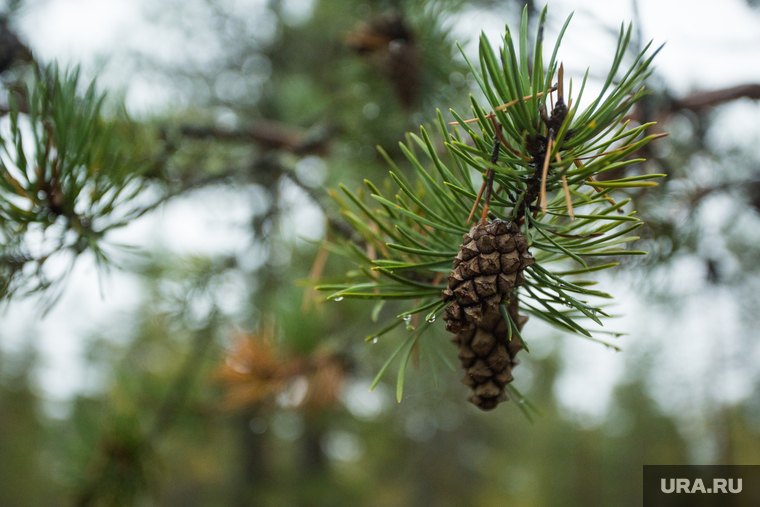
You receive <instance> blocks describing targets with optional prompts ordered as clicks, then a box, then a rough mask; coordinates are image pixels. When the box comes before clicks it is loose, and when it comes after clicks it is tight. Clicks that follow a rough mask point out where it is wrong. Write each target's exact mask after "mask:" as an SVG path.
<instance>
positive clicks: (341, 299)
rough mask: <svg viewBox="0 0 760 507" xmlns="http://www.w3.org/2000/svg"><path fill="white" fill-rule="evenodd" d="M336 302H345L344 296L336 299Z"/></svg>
mask: <svg viewBox="0 0 760 507" xmlns="http://www.w3.org/2000/svg"><path fill="white" fill-rule="evenodd" d="M335 301H343V296H341V297H339V298H335Z"/></svg>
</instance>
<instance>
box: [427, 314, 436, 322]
mask: <svg viewBox="0 0 760 507" xmlns="http://www.w3.org/2000/svg"><path fill="white" fill-rule="evenodd" d="M427 321H428V322H435V315H433V316H432V317H430V318H429V319H428V320H427Z"/></svg>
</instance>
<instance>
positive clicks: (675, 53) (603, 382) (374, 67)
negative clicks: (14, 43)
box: [0, 0, 760, 507]
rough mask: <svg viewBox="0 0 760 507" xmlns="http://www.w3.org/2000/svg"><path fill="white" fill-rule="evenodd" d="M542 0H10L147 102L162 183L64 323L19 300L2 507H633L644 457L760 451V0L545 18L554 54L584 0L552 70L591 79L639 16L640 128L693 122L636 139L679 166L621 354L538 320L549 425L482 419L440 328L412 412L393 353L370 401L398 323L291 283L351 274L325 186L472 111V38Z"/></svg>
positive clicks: (537, 374)
mask: <svg viewBox="0 0 760 507" xmlns="http://www.w3.org/2000/svg"><path fill="white" fill-rule="evenodd" d="M525 5H526V2H524V1H515V0H503V1H498V2H497V1H489V0H478V1H471V2H463V1H457V0H439V1H423V0H413V1H408V2H405V1H401V0H397V1H391V0H388V1H358V0H216V1H215V0H183V1H175V0H151V1H147V0H16V1H11V2H7V3H6V5H5V12H6V16H5V18H4V22H3V28H4V30H6V31H8V30H10V31H11V32H12V33H14V34H16V35H17V36H18V37H19V39H20V40H21V41H22V42H23V43H24V44H25V45H26V46H28V47H29V48H30V49H31V50H32V51H33V52H34V55H35V57H36V59H37V60H38V61H40V62H52V61H58V62H59V63H60V64H61V65H62V66H75V65H81V68H82V72H83V75H84V76H85V77H86V78H87V80H91V79H95V78H97V80H98V83H99V84H98V86H99V88H100V89H102V90H108V91H109V97H110V99H109V100H110V101H111V102H113V103H117V102H119V101H124V103H125V104H126V106H127V109H128V111H129V112H130V113H131V115H132V116H133V117H134V118H135V119H136V120H137V121H139V122H141V124H142V125H143V126H144V129H145V131H146V132H147V133H148V134H149V135H148V136H147V137H148V138H150V139H152V141H151V142H152V143H153V145H152V146H151V150H152V152H153V153H155V154H156V160H157V167H158V169H157V173H156V174H155V175H153V177H154V178H155V180H156V185H157V188H158V187H160V188H161V189H162V191H165V192H167V195H171V197H169V198H167V199H166V202H165V203H164V204H163V205H162V206H161V207H159V208H158V209H156V210H155V211H153V212H151V213H150V214H147V215H145V216H144V217H142V218H140V219H139V220H136V221H135V222H133V223H132V224H130V225H129V226H128V227H126V228H124V229H122V230H118V231H116V232H113V233H111V234H110V235H109V237H108V238H107V239H108V240H109V242H111V243H113V244H114V245H116V244H126V245H131V246H133V247H135V248H134V249H128V250H124V249H119V248H116V247H115V252H117V254H116V258H117V259H118V261H117V263H116V264H117V268H114V269H111V270H110V271H109V272H103V271H101V270H98V269H97V268H96V266H95V263H94V261H93V259H92V258H90V257H88V256H87V255H84V256H82V258H80V259H79V261H78V262H77V263H76V266H75V269H74V271H73V272H72V274H71V275H70V277H69V278H68V281H67V287H66V291H65V292H64V294H63V297H62V298H61V300H60V301H59V302H58V303H57V304H56V305H55V306H54V307H53V309H52V310H51V311H50V312H49V313H47V314H46V315H45V316H44V318H43V317H42V316H41V311H40V301H39V300H37V299H35V298H26V299H19V300H13V301H11V302H5V303H3V308H2V313H0V505H3V506H6V505H7V506H27V505H28V506H38V505H81V506H84V505H104V506H105V505H125V506H126V505H130V506H131V505H140V506H143V505H145V506H152V505H161V506H259V505H263V506H290V505H293V506H321V505H325V506H326V505H330V506H339V505H347V506H348V505H350V506H355V505H366V506H386V505H387V506H399V505H409V506H426V507H427V506H432V505H435V506H449V505H450V506H460V505H473V506H484V507H485V506H491V505H493V506H497V505H498V506H505V505H509V506H558V505H562V506H576V505H577V506H588V505H602V506H608V505H609V506H629V505H630V506H635V505H641V502H642V494H641V476H642V465H644V464H760V344H759V340H760V331H758V329H760V262H759V261H760V214H758V213H759V211H760V154H759V153H758V149H757V147H758V146H759V145H760V105H759V104H758V99H760V51H759V50H758V47H760V7H759V6H758V4H757V2H755V1H754V0H746V1H742V0H721V1H720V2H719V1H716V0H693V1H689V2H686V1H679V0H658V1H654V0H638V1H637V0H633V1H602V0H589V1H566V0H558V1H555V2H552V3H551V5H550V6H549V16H548V23H547V28H546V32H545V40H546V41H547V45H549V46H550V45H553V41H554V39H555V37H556V35H557V33H558V31H559V29H560V27H561V26H562V23H563V22H564V20H565V18H566V17H567V16H568V15H570V13H571V12H573V11H574V17H573V20H572V22H571V23H570V27H569V29H568V31H567V34H566V36H565V40H564V43H563V45H562V47H561V49H560V59H561V60H562V61H563V62H564V66H565V76H567V77H573V78H574V79H575V80H576V82H580V80H581V79H582V76H583V73H584V72H585V70H586V68H587V67H589V68H590V77H591V78H592V82H591V83H590V85H589V86H591V87H592V89H593V87H596V89H599V87H600V84H601V83H600V82H599V80H600V79H603V77H604V75H605V73H606V71H607V68H608V66H609V64H610V63H611V61H612V58H613V56H614V48H615V43H616V40H617V32H618V30H619V27H620V23H621V22H624V23H626V25H627V23H629V22H633V23H634V40H633V43H632V49H631V54H630V55H628V56H627V58H628V61H631V60H632V58H633V56H634V53H636V52H637V51H638V50H639V49H640V48H642V47H643V46H644V45H645V44H646V43H647V42H648V41H649V40H652V39H654V41H655V43H656V44H657V45H659V44H661V43H663V42H666V43H667V44H666V46H665V48H664V49H663V51H662V52H661V53H660V54H659V55H658V57H657V59H656V60H655V65H656V67H657V69H656V71H655V73H654V75H653V76H652V77H651V78H650V79H649V81H648V83H647V86H648V87H649V88H650V89H651V90H652V91H653V93H652V95H650V96H649V97H648V98H647V99H646V100H645V101H644V102H643V103H642V104H640V105H638V106H637V107H636V110H635V113H634V115H633V118H632V119H633V121H636V122H640V123H641V122H645V121H657V122H658V126H657V127H656V129H657V131H663V132H670V133H671V135H670V136H669V137H667V138H664V139H661V140H659V141H657V142H655V143H653V144H652V145H651V147H650V148H649V149H648V150H647V152H646V153H645V156H646V157H647V158H649V159H650V160H649V162H647V164H648V165H649V167H650V168H655V169H656V172H659V173H666V174H667V175H668V177H667V178H666V179H665V180H664V182H663V183H662V184H661V185H660V186H659V187H657V188H656V189H654V190H646V191H643V192H642V191H639V190H635V189H634V190H635V191H631V192H630V196H631V197H633V198H634V202H635V204H636V206H637V208H638V209H639V213H640V216H641V217H642V218H643V219H644V220H645V221H646V222H647V226H645V227H643V228H642V229H640V230H642V231H643V233H642V234H641V239H640V240H639V241H638V243H636V245H637V249H641V250H647V251H648V252H650V255H649V256H647V257H644V258H636V259H630V258H624V259H622V264H621V267H620V269H618V270H617V272H616V273H614V274H610V275H603V276H599V277H597V278H598V280H599V282H600V283H601V284H603V286H604V287H605V288H606V290H607V291H608V292H611V293H612V294H614V295H615V296H616V300H615V306H614V312H615V313H617V314H620V318H619V319H617V321H616V322H615V323H614V329H611V330H612V331H615V332H619V333H621V334H620V335H619V336H617V337H615V338H613V339H614V340H615V344H616V345H618V346H619V347H620V348H621V349H622V352H614V351H613V350H610V349H607V348H605V347H603V346H601V345H599V344H595V343H591V342H587V341H584V340H583V339H581V338H578V337H570V336H565V335H563V334H562V333H560V332H559V331H556V330H554V329H552V328H550V327H547V326H545V325H542V324H541V323H539V322H534V321H530V322H529V323H528V324H527V326H526V328H525V329H524V331H523V335H524V336H525V337H526V340H527V341H528V343H529V345H530V346H531V354H525V353H523V354H521V360H522V364H521V365H520V367H519V368H518V369H517V370H516V371H515V376H516V380H515V384H514V385H515V386H516V387H517V388H518V389H520V391H521V392H523V393H524V394H525V395H526V396H527V397H528V398H529V399H530V401H531V402H532V403H533V404H534V405H535V406H537V407H538V408H539V409H540V411H541V412H542V413H543V416H541V417H536V418H535V419H534V420H533V421H530V420H529V419H528V418H527V417H526V416H525V415H524V414H523V412H522V411H521V410H520V407H518V406H517V405H518V404H517V403H514V402H510V403H507V404H504V405H502V406H500V407H499V409H497V410H496V411H495V412H492V413H480V412H479V411H477V409H475V408H474V407H472V406H470V405H469V404H467V403H466V402H465V397H466V391H467V389H466V388H465V387H464V386H463V385H461V384H460V383H459V377H460V374H459V372H457V373H452V372H451V371H450V370H449V369H448V368H447V366H446V361H447V360H449V361H453V360H454V359H455V354H456V351H455V348H454V347H453V346H451V345H449V344H448V337H447V336H446V333H445V331H444V330H443V325H442V324H440V323H437V324H436V327H437V329H435V330H434V332H431V333H429V334H428V335H427V336H426V338H425V340H426V341H428V342H432V343H434V344H435V343H440V344H441V345H440V347H438V346H437V345H436V346H431V347H427V348H422V347H421V349H420V351H419V354H417V355H416V356H415V357H414V358H413V365H412V367H411V368H410V371H409V372H408V373H407V383H406V387H405V391H404V399H403V400H402V402H401V403H400V404H399V403H396V401H395V389H394V382H393V381H394V379H395V370H394V369H393V368H395V366H394V367H392V370H391V372H390V374H389V375H388V377H387V379H385V380H383V381H382V382H381V383H380V384H379V386H378V387H377V388H376V389H375V390H373V391H371V392H370V391H369V385H370V383H371V382H372V379H373V378H374V376H375V374H376V373H377V371H378V370H379V368H380V367H381V366H382V364H383V362H384V361H385V359H386V358H387V357H388V355H389V353H390V352H391V351H392V350H393V349H395V347H396V346H397V344H398V343H399V340H401V339H402V338H403V333H405V332H406V331H403V330H401V331H399V332H398V333H396V334H389V335H386V336H384V337H383V338H382V339H381V340H379V341H378V342H377V343H372V342H365V338H366V337H367V336H369V335H371V334H372V333H373V332H375V331H377V330H378V329H379V328H380V327H381V326H380V323H379V322H374V320H375V319H373V315H372V314H371V313H372V305H367V304H362V303H361V302H358V303H357V302H349V301H342V302H324V301H322V299H321V296H320V295H319V294H316V293H315V292H314V291H313V290H312V289H310V288H309V287H306V286H304V285H303V284H299V280H301V281H302V280H307V279H309V277H310V274H311V275H313V274H315V273H317V272H319V271H320V270H322V268H321V266H322V265H324V268H323V270H322V271H323V272H324V273H325V274H326V275H329V274H330V273H335V272H338V271H339V270H340V269H342V267H343V266H341V261H339V260H338V259H335V258H334V256H331V255H326V254H325V252H324V251H320V249H319V246H318V243H319V242H320V241H321V240H322V239H324V238H325V236H326V235H327V234H335V232H334V231H333V232H331V229H330V226H329V225H328V221H330V220H332V222H333V224H338V223H339V217H337V216H336V214H335V208H334V207H333V205H332V204H331V201H330V199H329V197H328V192H327V189H328V188H333V187H336V186H337V185H338V183H344V184H346V185H348V186H357V185H359V184H360V183H361V181H362V180H363V179H364V178H369V179H372V180H374V181H382V180H383V179H384V178H385V177H386V175H387V166H385V164H384V162H383V161H382V160H381V159H380V157H379V156H378V155H377V154H376V151H375V148H374V147H375V145H381V146H383V147H384V148H385V149H386V150H388V152H389V154H390V155H391V156H392V157H394V158H397V159H398V156H399V154H400V153H399V152H398V151H397V149H396V148H395V146H396V145H397V143H398V142H399V141H403V139H404V133H405V132H407V131H410V130H415V129H417V128H418V126H419V125H420V124H425V123H427V122H432V121H434V120H435V114H436V113H435V110H436V109H441V111H442V112H443V114H444V116H445V117H446V118H448V116H447V115H448V113H447V111H448V109H449V108H453V109H455V110H457V111H459V112H463V113H465V114H466V113H467V111H468V103H469V94H470V93H473V94H475V95H478V93H479V92H478V91H477V89H476V88H477V85H476V83H475V81H474V79H473V77H472V75H470V74H469V71H468V69H467V67H466V66H465V64H464V59H463V58H462V57H461V55H460V54H459V52H458V49H457V48H456V45H455V43H456V41H459V42H460V43H461V44H462V47H463V48H464V51H465V52H466V53H467V54H469V55H474V54H476V52H477V39H478V36H479V34H480V31H481V30H483V31H484V32H485V33H486V34H487V35H488V36H489V38H491V40H492V41H497V40H499V37H500V36H501V34H502V32H503V29H504V24H505V23H506V24H509V26H511V27H515V28H516V27H517V26H518V24H519V19H520V13H521V12H522V10H523V8H524V6H525ZM541 8H543V4H540V3H537V2H533V1H528V2H527V9H528V13H529V19H530V26H531V28H532V30H535V23H536V20H537V18H538V12H539V10H540V9H541ZM587 94H588V95H587V96H592V93H588V92H587ZM407 169H408V168H407ZM167 189H168V190H167ZM157 192H158V190H157ZM335 226H339V225H335ZM380 313H381V315H383V316H390V315H395V313H394V307H392V305H389V306H388V307H387V308H383V309H381V311H380ZM396 313H398V312H396ZM380 320H382V319H380ZM441 356H442V357H441ZM264 370H266V371H267V372H268V374H267V375H268V376H267V377H266V378H265V379H262V378H259V377H257V376H256V372H257V371H264Z"/></svg>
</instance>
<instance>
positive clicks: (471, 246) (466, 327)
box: [443, 219, 534, 410]
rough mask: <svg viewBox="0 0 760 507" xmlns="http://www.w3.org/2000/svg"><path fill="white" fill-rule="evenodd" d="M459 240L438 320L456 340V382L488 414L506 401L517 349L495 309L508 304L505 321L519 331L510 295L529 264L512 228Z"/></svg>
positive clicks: (486, 227) (498, 224)
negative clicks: (510, 321)
mask: <svg viewBox="0 0 760 507" xmlns="http://www.w3.org/2000/svg"><path fill="white" fill-rule="evenodd" d="M462 239H463V241H462V245H461V246H460V247H459V254H458V255H457V256H456V258H455V259H454V270H453V271H452V272H451V274H450V275H449V286H448V288H447V289H446V290H444V291H443V298H444V300H446V301H451V304H450V305H449V306H447V307H446V314H445V315H444V316H443V319H444V320H445V321H446V330H447V331H450V332H452V333H455V334H456V336H455V337H454V338H453V339H452V341H453V342H454V343H455V344H456V345H458V346H459V359H460V360H461V363H462V367H463V368H465V370H467V373H466V374H465V376H464V379H463V380H462V382H463V383H464V384H465V385H467V386H468V387H470V388H471V389H472V391H473V394H472V395H471V396H470V398H469V401H470V402H471V403H473V404H474V405H476V406H477V407H479V408H481V409H483V410H491V409H493V408H496V406H497V405H498V404H499V403H500V402H502V401H506V400H507V393H506V392H505V391H504V386H506V385H507V384H508V383H510V382H511V381H512V380H513V377H512V368H513V367H515V366H517V364H518V362H519V361H517V359H515V356H516V355H517V352H519V351H520V349H522V345H521V344H520V342H519V341H518V340H517V339H513V340H512V341H508V337H509V333H508V328H507V322H506V320H504V317H503V316H502V314H501V310H500V308H499V306H500V305H501V304H502V303H504V304H507V303H508V302H510V303H511V304H510V305H509V312H510V316H511V317H512V319H514V320H515V323H516V324H517V326H518V328H522V326H523V324H524V323H525V321H527V320H528V318H527V317H525V316H520V315H518V314H517V305H516V304H515V303H516V299H515V300H514V301H510V295H511V293H512V291H513V289H515V288H516V287H519V286H520V285H522V284H523V283H524V282H525V279H524V278H523V276H522V271H523V270H524V269H525V268H526V267H528V266H530V265H531V264H533V263H534V259H533V256H532V255H531V254H530V252H528V244H527V238H526V237H525V234H523V233H521V232H520V228H519V227H518V226H517V224H516V223H514V222H509V223H508V222H505V221H503V220H499V219H496V220H494V221H493V222H490V223H487V224H480V223H479V224H478V225H476V226H475V227H473V228H472V229H470V232H469V233H467V234H465V235H464V237H463V238H462Z"/></svg>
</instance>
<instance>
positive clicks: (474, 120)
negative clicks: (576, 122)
mask: <svg viewBox="0 0 760 507" xmlns="http://www.w3.org/2000/svg"><path fill="white" fill-rule="evenodd" d="M556 89H557V87H556V86H553V87H551V88H549V89H548V90H547V91H546V92H553V91H554V90H556ZM546 92H538V93H537V94H535V95H526V96H525V97H523V98H522V99H515V100H512V101H510V102H507V103H506V104H502V105H500V106H496V107H495V108H494V111H504V110H505V109H507V108H509V107H512V106H514V105H515V104H517V103H518V102H520V100H523V101H525V100H530V99H532V98H536V99H537V98H539V97H541V96H543V95H544V94H545V93H546ZM491 118H496V113H490V114H487V115H486V119H491ZM479 121H480V118H471V119H469V120H465V121H464V123H476V122H479ZM449 125H459V122H458V121H450V122H449Z"/></svg>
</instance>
